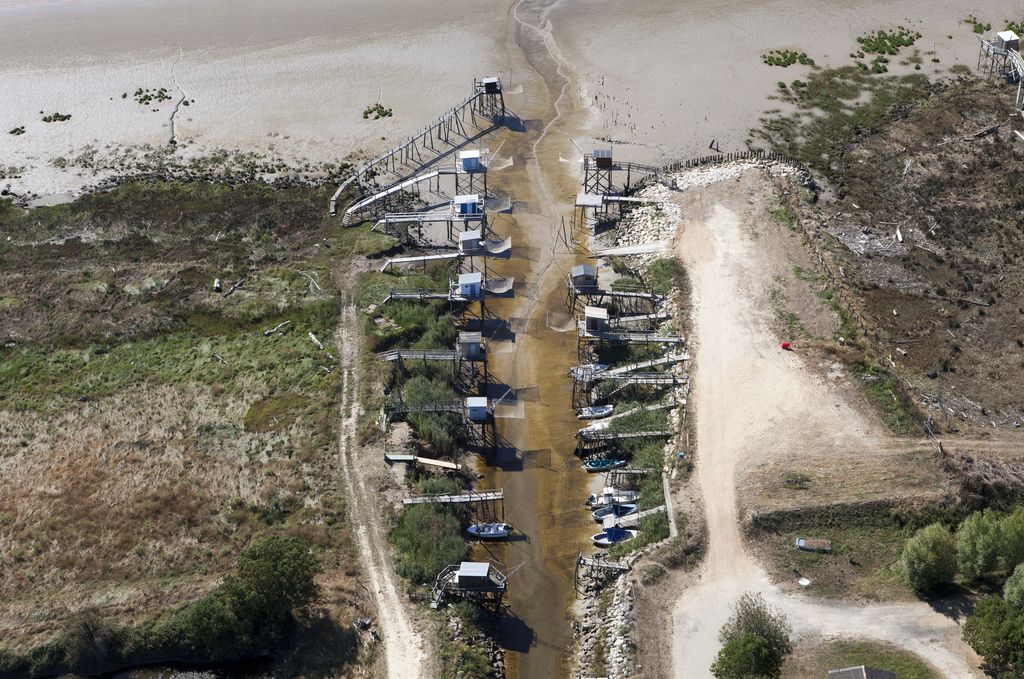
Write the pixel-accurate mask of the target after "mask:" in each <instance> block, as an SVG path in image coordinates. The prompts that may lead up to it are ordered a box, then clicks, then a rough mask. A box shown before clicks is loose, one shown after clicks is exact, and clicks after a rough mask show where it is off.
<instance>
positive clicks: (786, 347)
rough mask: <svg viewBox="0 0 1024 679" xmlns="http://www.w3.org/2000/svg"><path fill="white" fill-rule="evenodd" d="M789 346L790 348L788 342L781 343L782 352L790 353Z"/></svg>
mask: <svg viewBox="0 0 1024 679" xmlns="http://www.w3.org/2000/svg"><path fill="white" fill-rule="evenodd" d="M790 346H791V345H790V343H789V342H783V343H782V348H783V350H785V351H792V349H791V348H790Z"/></svg>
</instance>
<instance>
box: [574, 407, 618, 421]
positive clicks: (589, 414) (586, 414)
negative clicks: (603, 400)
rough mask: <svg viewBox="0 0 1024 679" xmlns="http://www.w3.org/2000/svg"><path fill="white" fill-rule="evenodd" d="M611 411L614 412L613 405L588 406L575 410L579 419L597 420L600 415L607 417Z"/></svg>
mask: <svg viewBox="0 0 1024 679" xmlns="http://www.w3.org/2000/svg"><path fill="white" fill-rule="evenodd" d="M613 412H615V406H614V405H604V406H588V407H586V408H580V409H579V410H577V411H576V417H578V418H579V419H581V420H598V419H600V418H602V417H608V416H609V415H611V414H612V413H613Z"/></svg>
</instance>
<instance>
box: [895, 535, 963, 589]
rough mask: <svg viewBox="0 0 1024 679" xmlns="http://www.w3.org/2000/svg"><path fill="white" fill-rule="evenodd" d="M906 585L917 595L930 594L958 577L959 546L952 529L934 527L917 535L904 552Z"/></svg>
mask: <svg viewBox="0 0 1024 679" xmlns="http://www.w3.org/2000/svg"><path fill="white" fill-rule="evenodd" d="M903 567H904V569H905V572H906V575H907V582H908V583H909V584H910V586H911V587H912V588H913V589H914V590H915V591H917V592H928V591H931V590H934V589H935V588H937V587H939V586H941V585H946V584H948V583H950V582H952V581H953V578H954V577H955V576H956V543H955V542H954V540H953V536H952V535H951V534H950V532H949V529H948V528H946V527H945V526H943V525H941V524H938V523H933V524H931V525H930V526H926V527H925V528H922V529H921V530H919V531H918V532H917V534H915V535H914V537H912V538H911V539H910V540H909V541H908V542H907V544H906V546H905V547H904V548H903Z"/></svg>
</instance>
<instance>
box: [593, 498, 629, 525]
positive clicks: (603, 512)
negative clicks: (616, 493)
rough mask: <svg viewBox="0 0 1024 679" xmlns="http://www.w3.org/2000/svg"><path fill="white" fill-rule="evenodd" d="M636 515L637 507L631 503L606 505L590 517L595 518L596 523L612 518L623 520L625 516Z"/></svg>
mask: <svg viewBox="0 0 1024 679" xmlns="http://www.w3.org/2000/svg"><path fill="white" fill-rule="evenodd" d="M635 513H636V505H635V504H633V503H631V502H630V503H625V504H610V505H605V506H604V507H601V508H600V509H595V510H594V511H592V512H590V515H591V516H592V517H594V521H604V520H605V519H608V518H612V517H614V518H616V519H621V518H622V517H624V516H629V515H630V514H635Z"/></svg>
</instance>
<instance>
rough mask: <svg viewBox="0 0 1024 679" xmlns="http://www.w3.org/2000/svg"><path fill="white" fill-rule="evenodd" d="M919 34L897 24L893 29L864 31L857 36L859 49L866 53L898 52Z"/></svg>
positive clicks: (915, 39)
mask: <svg viewBox="0 0 1024 679" xmlns="http://www.w3.org/2000/svg"><path fill="white" fill-rule="evenodd" d="M920 37H921V34H920V33H918V32H917V31H911V30H910V29H909V28H906V27H904V26H897V27H896V30H895V31H886V30H878V31H874V32H873V33H865V34H864V35H862V36H860V37H859V38H857V42H858V43H860V46H861V50H862V51H863V52H866V53H867V54H888V55H890V56H892V55H896V54H899V51H900V49H902V48H904V47H910V46H911V45H913V44H914V43H915V42H917V40H918V38H920Z"/></svg>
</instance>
